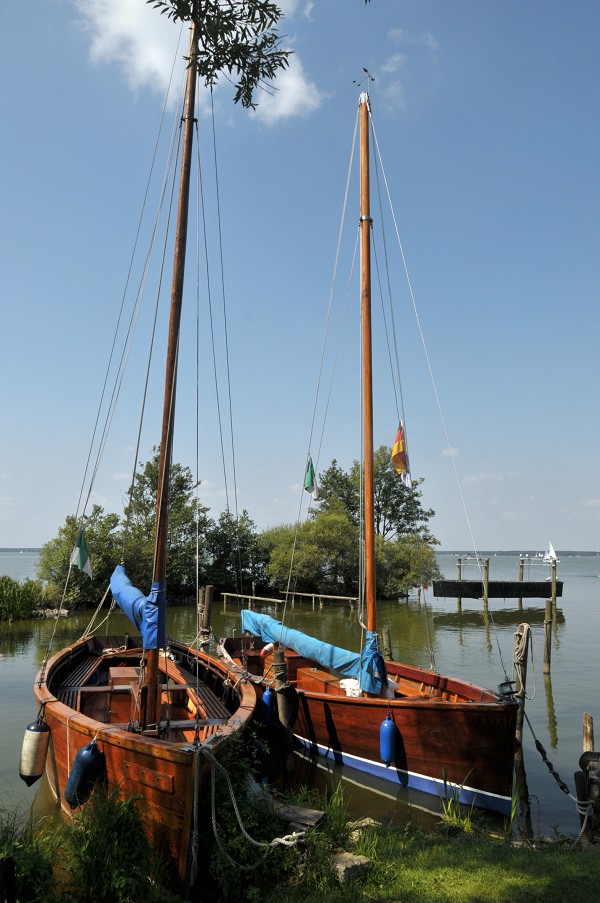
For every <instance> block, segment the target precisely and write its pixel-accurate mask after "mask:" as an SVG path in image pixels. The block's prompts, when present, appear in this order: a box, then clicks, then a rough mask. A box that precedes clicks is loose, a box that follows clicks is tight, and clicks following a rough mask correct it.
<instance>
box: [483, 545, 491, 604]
mask: <svg viewBox="0 0 600 903" xmlns="http://www.w3.org/2000/svg"><path fill="white" fill-rule="evenodd" d="M489 584H490V559H489V558H486V559H485V561H484V562H483V607H484V609H485V610H486V611H487V608H488V588H489Z"/></svg>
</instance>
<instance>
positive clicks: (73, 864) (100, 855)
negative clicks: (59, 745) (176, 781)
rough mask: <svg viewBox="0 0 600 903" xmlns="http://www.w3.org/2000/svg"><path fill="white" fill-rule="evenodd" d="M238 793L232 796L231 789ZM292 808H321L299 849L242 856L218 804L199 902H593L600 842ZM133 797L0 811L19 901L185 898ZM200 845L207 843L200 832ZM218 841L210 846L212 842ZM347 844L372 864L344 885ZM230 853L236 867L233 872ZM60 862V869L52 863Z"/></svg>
mask: <svg viewBox="0 0 600 903" xmlns="http://www.w3.org/2000/svg"><path fill="white" fill-rule="evenodd" d="M236 795H237V794H236ZM238 802H239V803H240V809H241V810H242V811H243V817H244V822H245V824H246V827H247V828H249V829H250V833H251V834H252V835H254V836H258V837H259V838H261V839H271V838H272V837H274V836H276V835H277V834H282V833H284V832H285V830H286V828H285V824H284V823H282V822H281V821H279V820H277V819H275V818H274V817H273V815H272V813H269V812H268V811H264V810H261V811H260V812H258V811H257V806H256V796H254V797H252V798H251V797H248V798H246V799H244V798H243V795H242V793H241V792H240V795H239V799H238ZM289 802H294V803H296V804H297V805H301V806H309V807H311V808H319V809H324V810H325V817H324V819H323V820H322V822H321V823H320V824H319V825H318V827H317V828H314V829H310V830H309V831H307V833H306V837H305V840H304V842H303V843H302V844H300V845H298V846H296V847H293V848H285V847H277V848H276V849H275V850H274V851H273V852H272V853H270V854H269V856H268V857H267V858H266V859H265V858H263V855H262V852H261V851H259V852H258V853H257V851H256V850H254V851H252V850H250V851H248V850H247V843H246V841H244V842H243V843H242V841H241V838H240V832H239V828H238V827H237V823H236V825H234V824H233V821H231V820H230V818H229V816H228V815H227V813H226V811H225V810H223V809H222V805H221V804H222V803H223V800H222V799H220V804H219V812H220V815H221V812H223V815H224V818H222V819H221V818H220V822H221V828H222V835H223V839H224V842H225V843H226V846H227V851H228V856H227V858H225V857H224V856H223V853H222V852H221V851H219V850H218V849H214V850H213V854H212V857H211V860H210V865H209V867H208V868H207V870H206V872H205V873H204V875H203V883H202V890H201V894H200V896H199V897H197V898H195V899H202V900H203V901H205V903H221V901H235V903H257V901H260V903H323V900H327V903H359V901H361V903H364V901H370V903H563V901H564V900H566V899H567V900H569V903H589V901H590V900H595V899H598V888H599V887H600V856H599V855H598V853H600V847H590V848H588V849H587V850H581V849H577V850H573V849H572V847H571V843H570V842H566V841H562V842H560V841H559V842H556V843H548V842H547V843H545V844H543V845H542V844H538V845H537V846H536V845H526V844H514V843H511V842H510V841H509V839H507V838H506V837H495V838H494V837H489V836H487V835H486V834H485V833H484V832H483V831H482V830H476V831H473V830H467V831H464V830H462V831H461V830H460V828H459V826H457V825H455V824H454V823H453V824H452V826H451V831H450V832H449V830H448V824H447V823H445V822H444V821H443V820H442V821H441V822H440V825H439V828H438V829H436V830H433V831H426V830H425V829H423V828H421V827H419V826H416V825H413V824H408V825H407V826H405V827H403V828H387V827H385V826H382V825H378V824H376V823H369V822H367V823H365V824H361V823H358V824H355V825H353V824H352V823H349V821H348V815H347V810H346V806H345V803H344V800H343V796H342V792H341V789H339V788H338V789H337V790H336V791H334V792H333V793H332V794H331V796H330V797H329V799H327V800H324V799H322V798H320V797H319V796H318V795H317V794H316V793H315V792H314V791H303V792H302V793H301V794H300V795H296V796H295V797H294V799H293V800H289ZM140 825H141V822H140V818H139V813H138V808H137V802H136V801H135V800H118V799H117V798H116V797H114V796H111V795H110V794H109V795H107V794H106V793H105V792H103V791H99V790H96V792H95V793H94V795H93V797H92V801H91V804H88V805H86V806H85V807H84V808H83V809H82V810H81V811H80V813H79V814H78V815H77V816H76V818H75V821H74V822H73V824H72V825H65V824H63V823H59V824H58V825H57V824H56V823H55V822H53V821H49V820H44V821H42V822H39V823H37V824H35V825H34V824H33V823H32V822H30V821H29V822H26V823H24V824H20V823H19V821H18V818H17V817H16V816H15V815H7V814H6V813H4V814H2V813H0V858H2V857H4V856H11V857H12V858H13V860H14V861H15V864H16V871H17V889H18V894H17V901H18V903H59V901H62V903H88V901H89V903H92V901H93V903H103V901H107V903H108V901H110V903H141V901H144V903H154V901H158V900H160V901H161V903H181V900H182V898H181V897H179V896H177V895H176V894H175V893H174V892H172V891H168V890H167V889H166V871H165V865H164V862H162V861H161V858H160V856H158V855H157V853H156V851H154V850H152V849H151V848H149V847H148V845H147V844H146V843H145V841H144V838H143V834H142V832H141V831H140ZM205 841H206V842H207V843H208V842H210V835H209V834H207V835H206V837H205ZM213 847H214V843H213ZM339 849H345V850H347V851H348V852H351V853H352V852H354V853H356V854H360V855H363V856H367V857H368V858H369V859H370V866H369V867H368V869H367V871H366V872H365V873H364V875H363V876H362V877H360V878H358V879H356V880H354V881H353V882H351V883H349V884H348V885H346V886H341V885H340V884H339V883H338V882H337V880H336V878H335V877H334V874H333V871H332V868H331V855H332V853H333V852H335V851H337V850H339ZM229 856H232V858H233V859H234V860H235V861H236V862H240V863H241V865H242V866H243V867H242V868H238V866H236V865H235V864H233V863H232V861H231V860H230V859H229ZM57 863H60V865H57Z"/></svg>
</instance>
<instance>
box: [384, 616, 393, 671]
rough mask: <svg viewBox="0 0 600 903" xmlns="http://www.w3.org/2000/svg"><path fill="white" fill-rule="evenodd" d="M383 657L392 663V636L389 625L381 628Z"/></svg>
mask: <svg viewBox="0 0 600 903" xmlns="http://www.w3.org/2000/svg"><path fill="white" fill-rule="evenodd" d="M383 657H384V658H385V659H387V661H388V662H393V661H394V656H393V654H392V636H391V633H390V625H389V624H386V625H385V627H384V628H383Z"/></svg>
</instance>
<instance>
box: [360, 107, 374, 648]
mask: <svg viewBox="0 0 600 903" xmlns="http://www.w3.org/2000/svg"><path fill="white" fill-rule="evenodd" d="M359 111H360V230H361V236H360V238H361V243H360V244H361V286H360V298H361V330H362V357H363V444H364V452H363V453H364V491H365V508H364V516H365V582H366V586H365V594H366V607H367V630H372V631H375V630H376V629H377V619H376V613H375V591H376V590H375V514H374V487H373V352H372V337H371V223H372V220H371V205H370V182H369V95H368V94H367V93H363V94H361V95H360V99H359Z"/></svg>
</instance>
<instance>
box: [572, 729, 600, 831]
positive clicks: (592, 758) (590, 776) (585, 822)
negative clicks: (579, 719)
mask: <svg viewBox="0 0 600 903" xmlns="http://www.w3.org/2000/svg"><path fill="white" fill-rule="evenodd" d="M579 767H580V768H581V771H576V772H575V775H574V777H575V788H576V790H577V803H578V810H579V818H580V820H581V824H582V826H585V832H584V837H585V838H586V840H588V841H591V839H592V835H593V832H594V831H595V830H597V828H598V824H599V822H600V754H599V753H597V752H594V721H593V718H592V716H591V715H590V714H589V712H584V713H583V754H582V756H581V758H580V760H579ZM590 805H591V808H590Z"/></svg>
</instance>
